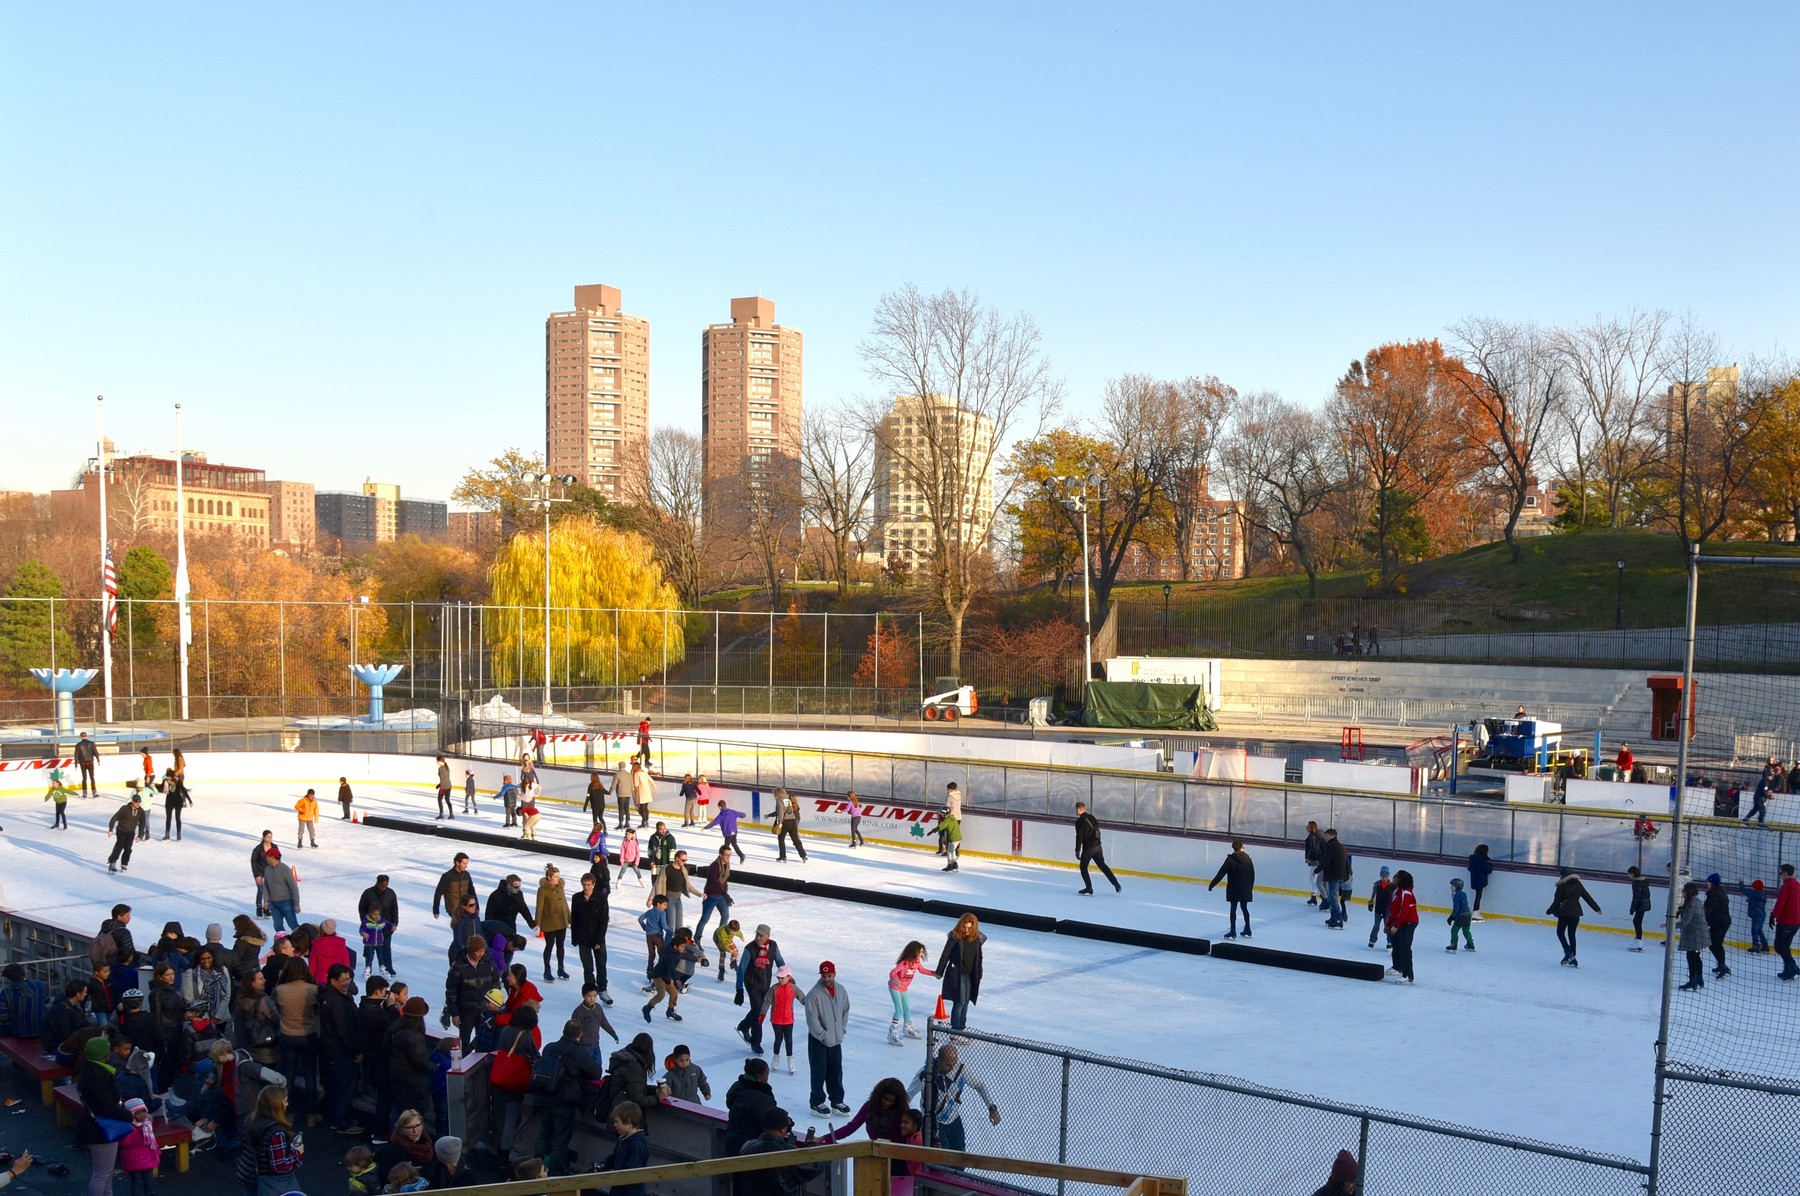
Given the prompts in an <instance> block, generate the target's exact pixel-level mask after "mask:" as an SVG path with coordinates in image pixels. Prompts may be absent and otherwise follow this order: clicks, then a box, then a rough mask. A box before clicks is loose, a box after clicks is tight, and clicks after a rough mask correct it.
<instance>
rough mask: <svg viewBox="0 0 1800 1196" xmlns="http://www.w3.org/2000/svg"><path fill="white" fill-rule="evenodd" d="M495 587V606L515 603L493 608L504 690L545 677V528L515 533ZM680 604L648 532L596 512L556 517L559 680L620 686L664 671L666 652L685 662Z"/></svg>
mask: <svg viewBox="0 0 1800 1196" xmlns="http://www.w3.org/2000/svg"><path fill="white" fill-rule="evenodd" d="M488 587H489V591H490V593H491V595H492V597H491V601H492V602H493V603H494V605H495V606H499V607H510V608H512V609H509V610H499V611H489V612H488V617H487V640H488V649H489V652H490V655H491V656H492V659H493V668H494V680H495V681H496V682H497V683H498V684H500V685H501V686H508V685H522V684H527V683H530V682H534V681H535V682H540V683H541V682H542V681H543V679H544V616H543V610H544V536H543V533H542V532H539V533H537V534H535V535H531V534H524V535H517V536H514V537H513V538H512V539H511V541H509V542H508V543H507V545H506V547H505V548H503V549H501V550H500V555H499V556H497V557H495V558H494V563H493V564H492V565H490V566H488ZM680 606H681V602H680V599H679V598H677V596H676V594H675V588H674V587H673V586H671V585H669V584H668V583H667V582H665V581H664V580H663V574H662V570H661V569H660V568H659V567H658V566H657V564H656V559H655V557H654V555H653V552H652V549H651V547H650V544H649V541H647V540H645V539H644V538H643V537H642V536H638V535H634V534H632V533H631V532H622V531H619V530H618V529H617V528H612V527H607V526H605V525H604V524H601V523H599V522H598V521H596V520H595V519H594V518H593V517H592V516H587V515H576V516H570V517H567V518H564V519H561V520H558V521H557V523H556V526H555V527H554V528H553V529H552V531H551V535H550V608H551V609H550V672H551V679H552V681H553V682H554V683H558V684H564V685H582V684H613V683H615V679H616V678H618V677H639V676H642V675H644V674H648V673H653V672H661V671H662V666H663V660H664V652H665V651H666V652H667V653H668V655H667V660H668V662H669V663H670V664H675V663H677V662H678V661H680V660H681V659H682V658H683V657H685V656H686V655H687V637H686V636H685V634H684V633H683V630H682V628H683V624H682V621H681V617H680V615H679V613H677V612H679V610H680ZM665 612H669V613H666V614H665ZM615 629H616V630H617V638H616V641H615V635H614V632H615ZM565 662H566V663H565ZM565 671H566V673H567V676H566V677H565V676H564V675H563V674H564V673H565Z"/></svg>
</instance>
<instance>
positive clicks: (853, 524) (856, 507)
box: [800, 407, 875, 602]
mask: <svg viewBox="0 0 1800 1196" xmlns="http://www.w3.org/2000/svg"><path fill="white" fill-rule="evenodd" d="M800 485H801V491H802V494H803V496H804V500H805V507H806V517H807V518H808V519H809V520H811V522H812V523H813V525H814V526H816V527H819V528H821V529H822V530H823V531H824V532H825V534H826V535H828V536H830V537H831V553H830V556H829V558H828V568H829V569H830V573H831V578H832V580H833V581H835V582H837V591H838V601H839V602H842V601H844V600H845V599H846V598H848V597H849V596H850V562H851V557H852V555H853V552H854V551H855V548H854V546H856V545H859V544H860V543H861V541H862V539H863V533H864V532H865V531H866V529H867V528H868V523H869V499H870V497H871V496H872V494H873V493H874V485H875V438H874V437H873V436H871V435H870V434H869V429H868V426H867V425H866V424H865V423H863V422H862V421H861V420H860V419H858V418H857V417H856V416H855V415H854V414H853V413H851V412H850V411H849V410H848V409H846V408H842V407H828V408H823V409H818V408H815V409H813V410H811V411H808V412H807V413H806V416H805V418H804V419H803V420H802V422H801V428H800Z"/></svg>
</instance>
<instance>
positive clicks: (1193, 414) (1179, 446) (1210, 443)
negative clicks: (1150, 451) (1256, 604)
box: [1155, 374, 1238, 581]
mask: <svg viewBox="0 0 1800 1196" xmlns="http://www.w3.org/2000/svg"><path fill="white" fill-rule="evenodd" d="M1162 398H1163V404H1162V410H1161V412H1160V413H1159V419H1158V424H1159V426H1158V427H1157V429H1156V433H1155V435H1156V438H1157V439H1158V440H1159V441H1160V442H1161V443H1162V444H1164V445H1165V446H1167V452H1166V455H1165V456H1164V458H1163V476H1162V478H1161V488H1162V492H1163V495H1164V496H1165V497H1166V498H1167V500H1168V515H1169V527H1170V531H1171V532H1172V533H1173V535H1174V539H1175V556H1176V559H1177V560H1178V561H1179V562H1180V566H1179V567H1180V570H1181V580H1182V581H1192V580H1193V565H1194V554H1193V543H1194V537H1195V535H1196V534H1198V532H1199V524H1200V521H1201V519H1203V518H1205V517H1207V514H1208V512H1207V511H1206V509H1205V508H1206V503H1207V500H1209V499H1210V498H1211V497H1212V493H1211V487H1210V485H1209V480H1208V479H1209V477H1210V475H1211V473H1212V468H1213V463H1214V457H1215V456H1216V455H1217V452H1218V447H1219V438H1220V435H1221V434H1222V433H1223V432H1224V429H1225V421H1226V419H1227V418H1228V417H1229V416H1230V414H1231V410H1232V408H1233V407H1234V406H1235V405H1236V404H1237V401H1238V393H1237V391H1236V390H1235V389H1233V388H1232V387H1230V386H1227V385H1226V384H1225V383H1223V382H1221V381H1219V379H1218V378H1217V377H1215V376H1214V375H1211V374H1208V375H1207V376H1206V377H1204V378H1200V377H1190V378H1186V379H1183V380H1182V381H1180V382H1175V383H1171V384H1170V385H1169V386H1168V387H1167V388H1166V389H1165V390H1164V391H1163V392H1162ZM1223 565H1224V558H1223V557H1215V559H1214V566H1213V568H1214V572H1215V574H1216V573H1217V571H1218V570H1219V569H1220V568H1222V567H1223Z"/></svg>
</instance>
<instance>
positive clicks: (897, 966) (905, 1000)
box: [887, 940, 937, 1046]
mask: <svg viewBox="0 0 1800 1196" xmlns="http://www.w3.org/2000/svg"><path fill="white" fill-rule="evenodd" d="M921 973H923V974H924V975H927V976H930V977H931V978H932V979H933V980H935V979H937V973H936V972H934V971H932V970H931V969H930V968H928V967H926V966H925V944H924V943H921V942H918V941H916V940H915V941H913V942H910V943H908V944H906V946H905V947H904V948H902V949H901V951H900V958H899V959H897V960H895V961H894V966H893V967H892V968H891V969H889V971H888V998H889V999H890V1000H892V1001H893V1003H894V1020H893V1021H892V1022H891V1023H890V1024H889V1025H888V1037H887V1040H888V1044H889V1045H890V1046H904V1045H906V1044H905V1043H903V1042H901V1041H900V1036H901V1035H902V1034H904V1035H906V1037H908V1038H917V1037H918V1036H919V1032H918V1031H917V1030H915V1029H913V1023H912V1003H911V1001H912V998H911V993H912V982H913V977H915V976H917V975H919V974H921Z"/></svg>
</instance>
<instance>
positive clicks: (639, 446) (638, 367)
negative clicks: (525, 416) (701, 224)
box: [544, 285, 650, 502]
mask: <svg viewBox="0 0 1800 1196" xmlns="http://www.w3.org/2000/svg"><path fill="white" fill-rule="evenodd" d="M544 417H545V418H544V425H545V460H546V461H548V462H549V468H550V472H551V473H554V474H573V475H575V476H576V477H578V478H580V479H581V480H582V482H584V483H585V484H587V485H588V486H591V487H593V488H594V489H595V490H598V491H600V493H602V494H604V495H606V496H607V497H608V498H610V499H612V500H614V501H616V502H629V501H631V500H632V499H634V498H635V497H636V496H637V495H638V494H639V493H641V491H642V489H643V486H644V482H645V477H646V473H647V470H648V462H649V457H648V453H649V445H650V321H648V320H644V319H639V318H638V317H637V316H633V315H627V314H626V313H624V312H622V311H620V310H619V289H618V288H617V287H609V286H599V285H596V286H581V287H576V288H575V310H574V311H559V312H553V313H551V315H550V318H549V319H547V320H545V321H544Z"/></svg>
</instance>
